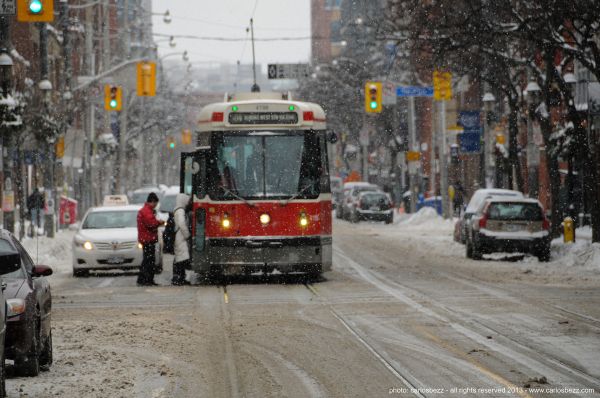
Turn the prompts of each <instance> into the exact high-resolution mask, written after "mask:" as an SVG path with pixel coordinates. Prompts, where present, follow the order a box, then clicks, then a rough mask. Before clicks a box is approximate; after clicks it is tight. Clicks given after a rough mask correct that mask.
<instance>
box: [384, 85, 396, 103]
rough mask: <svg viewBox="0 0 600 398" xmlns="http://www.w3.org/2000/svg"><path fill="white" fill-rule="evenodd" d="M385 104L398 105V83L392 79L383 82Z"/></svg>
mask: <svg viewBox="0 0 600 398" xmlns="http://www.w3.org/2000/svg"><path fill="white" fill-rule="evenodd" d="M382 84H383V102H382V103H383V105H396V102H397V100H398V97H397V96H396V86H397V84H396V83H394V82H390V81H384V82H383V83H382Z"/></svg>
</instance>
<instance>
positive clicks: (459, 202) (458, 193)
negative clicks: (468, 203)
mask: <svg viewBox="0 0 600 398" xmlns="http://www.w3.org/2000/svg"><path fill="white" fill-rule="evenodd" d="M453 202H454V203H453V204H454V215H455V216H457V217H460V213H461V211H462V207H463V205H464V202H465V189H464V188H463V186H462V184H461V183H460V181H457V182H456V185H455V187H454V200H453Z"/></svg>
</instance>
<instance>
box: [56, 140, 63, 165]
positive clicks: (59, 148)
mask: <svg viewBox="0 0 600 398" xmlns="http://www.w3.org/2000/svg"><path fill="white" fill-rule="evenodd" d="M64 156H65V136H64V135H61V136H60V137H58V140H57V141H56V158H57V159H62V158H63V157H64Z"/></svg>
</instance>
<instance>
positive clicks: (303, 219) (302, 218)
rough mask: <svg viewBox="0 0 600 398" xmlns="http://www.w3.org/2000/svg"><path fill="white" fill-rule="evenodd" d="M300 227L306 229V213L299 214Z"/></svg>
mask: <svg viewBox="0 0 600 398" xmlns="http://www.w3.org/2000/svg"><path fill="white" fill-rule="evenodd" d="M299 222H300V226H301V227H306V226H307V225H308V216H307V215H306V213H304V212H302V213H300V221H299Z"/></svg>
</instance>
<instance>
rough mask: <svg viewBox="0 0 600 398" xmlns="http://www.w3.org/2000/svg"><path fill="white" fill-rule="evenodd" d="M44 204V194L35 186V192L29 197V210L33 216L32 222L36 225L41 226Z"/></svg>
mask: <svg viewBox="0 0 600 398" xmlns="http://www.w3.org/2000/svg"><path fill="white" fill-rule="evenodd" d="M44 206H45V200H44V194H42V193H41V192H40V190H39V189H38V188H35V189H34V190H33V193H32V194H31V195H29V197H28V198H27V210H28V211H29V215H30V216H31V224H32V225H34V226H35V227H39V226H40V217H41V212H42V209H43V208H44Z"/></svg>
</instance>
